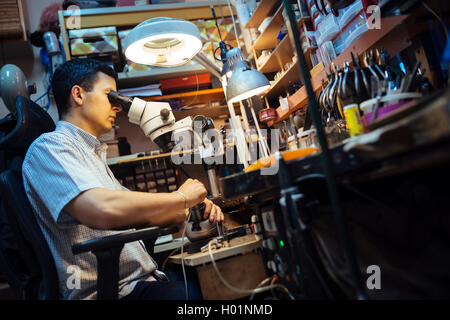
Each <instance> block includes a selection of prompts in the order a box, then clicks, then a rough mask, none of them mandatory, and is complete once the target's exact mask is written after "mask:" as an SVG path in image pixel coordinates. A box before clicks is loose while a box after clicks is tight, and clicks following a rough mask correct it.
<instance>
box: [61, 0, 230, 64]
mask: <svg viewBox="0 0 450 320" xmlns="http://www.w3.org/2000/svg"><path fill="white" fill-rule="evenodd" d="M214 6H215V10H217V12H220V13H221V14H222V15H223V16H225V17H229V16H230V10H229V7H228V4H227V1H225V0H218V1H214ZM231 10H232V11H233V14H234V13H235V9H234V8H233V7H232V9H231ZM58 16H59V23H60V29H61V37H62V43H63V46H64V51H65V54H66V60H70V59H71V54H70V41H69V34H68V31H69V30H72V29H86V28H97V27H105V26H116V27H125V26H136V25H137V24H139V23H141V22H143V21H145V20H148V19H150V18H156V17H168V18H174V19H184V20H186V19H187V20H195V19H213V14H212V11H211V7H210V4H209V3H206V2H192V3H170V4H150V5H140V6H125V7H112V8H100V9H81V10H78V11H74V10H65V11H58ZM74 17H78V18H79V19H77V20H76V21H75V18H74Z"/></svg>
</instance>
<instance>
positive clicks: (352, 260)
mask: <svg viewBox="0 0 450 320" xmlns="http://www.w3.org/2000/svg"><path fill="white" fill-rule="evenodd" d="M283 6H284V10H285V12H286V14H287V16H288V21H286V25H287V27H288V32H289V37H290V39H291V42H293V46H294V48H295V51H296V53H297V57H298V59H297V60H298V64H299V67H300V76H301V79H302V82H303V84H304V86H305V89H306V93H307V94H308V110H309V111H310V112H311V118H312V121H313V123H314V126H315V127H316V130H317V137H318V140H319V143H320V147H321V150H322V152H321V157H320V158H321V162H322V167H323V170H324V173H325V177H326V181H327V188H328V193H329V196H330V200H331V204H332V207H333V210H334V216H335V220H336V224H337V229H338V234H339V237H340V239H341V241H342V246H343V249H344V253H345V257H346V260H347V265H348V267H349V269H350V273H351V275H352V278H353V281H354V285H355V290H356V295H357V299H366V294H365V291H364V287H363V284H362V280H361V274H360V271H359V268H358V264H357V261H356V257H355V251H354V246H353V243H352V241H351V240H350V237H349V233H348V229H347V226H346V223H345V220H344V216H343V210H342V206H341V201H340V196H339V190H338V188H337V181H336V176H335V172H334V167H333V162H332V159H331V155H330V152H329V149H328V143H327V140H326V137H325V131H324V129H323V127H322V124H321V120H320V114H319V106H318V103H317V97H316V93H315V92H314V90H313V87H312V84H311V74H310V72H309V70H308V65H307V63H306V59H305V55H304V54H303V49H302V46H301V43H300V41H299V39H300V34H299V32H298V28H297V22H296V20H295V16H294V12H293V11H292V7H291V3H290V1H288V0H283Z"/></svg>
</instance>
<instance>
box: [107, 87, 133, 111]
mask: <svg viewBox="0 0 450 320" xmlns="http://www.w3.org/2000/svg"><path fill="white" fill-rule="evenodd" d="M108 100H109V102H111V104H113V105H120V106H121V107H122V109H123V111H125V112H126V113H128V111H130V107H131V104H132V103H133V99H132V98H130V97H127V96H123V95H121V94H120V93H118V92H117V91H112V90H111V91H110V92H109V93H108Z"/></svg>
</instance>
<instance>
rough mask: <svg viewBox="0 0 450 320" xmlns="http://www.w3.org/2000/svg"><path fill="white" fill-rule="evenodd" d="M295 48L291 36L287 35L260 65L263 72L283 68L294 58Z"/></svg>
mask: <svg viewBox="0 0 450 320" xmlns="http://www.w3.org/2000/svg"><path fill="white" fill-rule="evenodd" d="M292 56H293V50H292V44H291V41H290V39H289V36H288V35H286V36H285V37H284V38H283V39H282V40H281V41H280V43H279V44H278V45H277V46H276V47H275V49H273V51H272V53H271V54H270V56H269V58H267V60H266V61H265V62H264V63H263V64H262V65H261V66H260V67H259V69H258V71H260V72H262V73H270V72H277V71H279V70H281V69H283V67H284V65H285V64H286V63H287V62H289V61H291V60H292Z"/></svg>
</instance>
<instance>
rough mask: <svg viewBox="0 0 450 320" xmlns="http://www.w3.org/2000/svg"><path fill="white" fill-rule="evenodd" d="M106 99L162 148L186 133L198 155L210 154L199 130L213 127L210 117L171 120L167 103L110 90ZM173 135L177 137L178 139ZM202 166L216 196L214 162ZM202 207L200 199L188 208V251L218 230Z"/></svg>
mask: <svg viewBox="0 0 450 320" xmlns="http://www.w3.org/2000/svg"><path fill="white" fill-rule="evenodd" d="M108 99H109V101H110V102H111V104H113V105H119V106H121V108H122V110H123V111H124V112H126V113H127V114H128V120H129V121H130V122H131V123H133V124H136V125H138V126H140V128H141V129H142V131H143V132H144V134H145V136H146V137H148V138H150V139H151V140H152V141H154V142H155V143H156V144H157V145H158V147H159V148H160V149H161V150H162V151H163V152H171V151H172V149H173V148H174V147H175V145H176V144H177V143H183V141H181V140H182V139H183V137H186V135H187V136H189V139H187V140H189V141H191V142H194V144H193V145H194V146H195V145H197V146H199V149H200V150H201V151H200V156H201V157H202V159H204V158H205V157H213V156H214V155H213V154H211V153H208V152H205V150H208V149H209V150H211V144H210V143H206V144H207V145H205V143H204V140H203V139H202V136H203V134H205V132H206V131H207V130H208V129H213V128H214V123H213V121H212V119H210V118H206V117H204V116H201V115H197V116H195V117H194V118H192V117H190V116H189V117H186V118H183V119H181V120H179V121H175V116H174V115H173V113H172V108H171V107H170V105H169V103H167V102H153V101H145V100H142V99H139V98H137V97H134V98H131V97H128V96H124V95H121V94H119V93H118V92H116V91H110V92H109V93H108ZM195 125H197V126H198V127H197V128H198V129H199V130H196V128H195V127H194V126H195ZM177 137H178V138H179V139H178V140H177ZM180 138H181V139H180ZM204 166H205V169H206V170H207V172H208V181H209V184H210V187H211V193H212V197H213V198H217V197H218V196H219V191H218V190H219V189H218V186H217V177H216V174H215V166H214V164H206V163H205V162H204ZM204 210H205V204H204V203H200V204H198V205H196V206H194V207H192V208H190V212H191V215H190V220H189V222H188V225H187V227H186V236H187V237H188V239H189V241H190V242H191V245H190V246H189V247H188V252H189V253H193V252H197V251H200V248H201V247H202V246H203V245H204V244H205V243H207V242H208V241H209V239H210V238H212V237H214V236H216V235H217V234H219V235H221V233H222V226H221V225H218V224H217V223H211V222H209V220H208V219H204V218H203V215H204Z"/></svg>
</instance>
